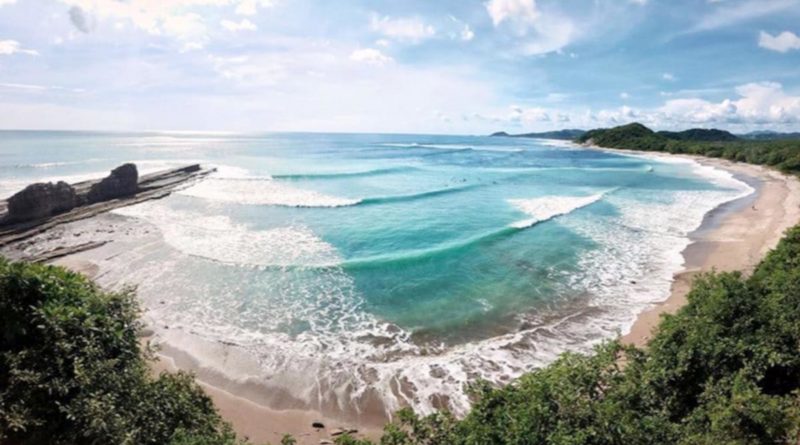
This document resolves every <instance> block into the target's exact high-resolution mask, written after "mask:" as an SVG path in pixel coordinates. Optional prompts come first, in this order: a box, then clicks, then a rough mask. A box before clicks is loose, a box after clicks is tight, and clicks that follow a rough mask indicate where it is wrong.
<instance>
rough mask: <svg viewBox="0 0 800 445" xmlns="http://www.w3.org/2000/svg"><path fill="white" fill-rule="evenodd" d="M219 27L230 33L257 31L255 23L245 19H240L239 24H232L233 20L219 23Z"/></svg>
mask: <svg viewBox="0 0 800 445" xmlns="http://www.w3.org/2000/svg"><path fill="white" fill-rule="evenodd" d="M220 25H222V27H223V28H225V29H227V30H228V31H231V32H236V31H255V30H256V29H258V27H257V26H256V25H255V23H253V22H251V21H250V20H247V19H242V20H241V21H240V22H234V21H233V20H223V21H221V22H220Z"/></svg>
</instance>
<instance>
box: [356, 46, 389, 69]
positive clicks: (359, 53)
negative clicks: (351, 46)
mask: <svg viewBox="0 0 800 445" xmlns="http://www.w3.org/2000/svg"><path fill="white" fill-rule="evenodd" d="M350 60H353V61H356V62H363V63H369V64H372V65H385V64H387V63H389V62H392V61H393V59H392V58H391V57H389V56H387V55H385V54H383V53H382V52H380V51H379V50H377V49H375V48H363V49H357V50H355V51H353V52H352V53H351V54H350Z"/></svg>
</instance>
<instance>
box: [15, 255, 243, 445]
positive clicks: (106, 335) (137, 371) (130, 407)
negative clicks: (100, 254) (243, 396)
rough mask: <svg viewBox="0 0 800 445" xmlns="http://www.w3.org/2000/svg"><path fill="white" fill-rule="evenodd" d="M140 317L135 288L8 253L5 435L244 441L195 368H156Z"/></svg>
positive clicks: (18, 439)
mask: <svg viewBox="0 0 800 445" xmlns="http://www.w3.org/2000/svg"><path fill="white" fill-rule="evenodd" d="M138 316H139V309H138V306H137V303H136V301H135V300H134V297H133V293H132V292H131V291H130V290H127V291H124V292H120V293H108V292H104V291H102V290H101V289H99V288H98V287H97V286H96V285H95V284H93V283H92V282H90V281H89V280H87V279H86V278H84V277H83V276H81V275H78V274H75V273H72V272H69V271H67V270H64V269H62V268H58V267H52V266H42V265H35V264H25V263H10V262H8V261H6V260H4V259H0V440H7V441H10V442H11V443H21V444H77V443H89V444H92V443H96V444H166V443H170V442H171V441H174V442H175V443H186V444H188V443H220V444H222V443H226V444H227V443H234V441H235V438H234V437H233V435H232V433H230V428H229V427H228V426H227V425H226V424H225V423H224V422H223V421H222V420H221V418H220V417H219V416H218V415H217V413H216V411H215V409H214V407H213V404H212V402H211V400H210V399H209V398H208V396H206V395H205V394H204V393H203V391H202V390H201V389H200V388H199V387H198V386H197V385H196V384H195V383H194V381H193V380H192V377H191V376H189V375H187V374H185V373H177V374H162V375H161V376H159V377H158V378H153V377H151V376H150V371H149V369H148V367H147V363H146V358H147V357H148V352H147V351H143V350H142V349H141V348H140V346H139V340H138V338H137V332H138V331H139V329H140V325H139V322H138ZM189 437H202V438H204V439H203V440H204V442H192V441H191V440H190V439H189Z"/></svg>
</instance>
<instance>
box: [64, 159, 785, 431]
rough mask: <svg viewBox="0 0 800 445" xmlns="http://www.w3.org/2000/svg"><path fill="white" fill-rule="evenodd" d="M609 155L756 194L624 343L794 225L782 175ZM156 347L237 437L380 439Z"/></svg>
mask: <svg viewBox="0 0 800 445" xmlns="http://www.w3.org/2000/svg"><path fill="white" fill-rule="evenodd" d="M601 150H608V149H604V148H602V149H601ZM608 151H613V152H617V153H619V154H622V155H627V156H630V155H646V156H648V157H669V156H674V157H678V158H687V159H691V160H692V161H696V162H698V163H700V164H702V165H706V166H711V167H714V168H719V169H723V170H726V171H729V172H731V173H732V174H734V175H736V176H739V177H740V178H741V176H744V177H745V178H752V181H753V182H754V183H755V185H756V191H755V193H753V194H751V195H749V196H747V197H744V198H740V199H736V200H734V201H729V202H727V203H725V204H722V205H720V206H718V207H717V208H715V209H712V210H711V211H710V212H708V213H707V214H706V217H705V218H704V221H703V224H702V225H701V226H700V227H699V228H698V229H697V230H695V231H694V232H693V233H692V234H691V242H690V244H689V245H688V247H686V249H684V251H683V253H682V255H683V258H684V266H683V269H682V270H681V271H680V272H678V273H676V274H675V275H674V279H673V283H672V290H671V294H670V297H669V298H668V299H667V300H666V301H664V302H663V303H660V304H657V305H655V306H654V307H652V308H650V309H647V310H645V311H643V312H641V313H640V314H639V316H638V317H637V318H636V321H635V322H634V323H633V325H632V327H631V329H630V332H629V333H627V334H626V335H625V336H623V337H622V339H623V341H625V342H628V343H633V344H636V345H639V346H642V345H644V344H645V343H646V341H647V340H648V338H649V336H650V334H651V332H652V330H653V329H654V328H655V327H656V326H657V324H658V322H659V319H660V314H662V313H670V312H674V311H676V310H677V309H678V308H679V307H680V306H682V305H683V304H684V303H685V296H686V293H687V292H688V289H689V286H690V284H691V279H692V277H693V276H694V275H695V274H696V273H697V272H700V271H710V270H712V269H713V268H716V269H717V270H744V271H745V272H747V271H749V270H751V269H752V267H753V266H755V264H757V263H758V261H760V259H761V258H762V257H763V255H764V254H765V253H766V252H767V251H768V250H769V249H771V248H772V247H774V246H775V244H777V242H778V241H779V240H780V238H781V237H782V236H783V232H784V230H785V229H786V228H788V227H791V226H792V225H794V224H795V223H796V222H797V221H800V210H799V207H800V182H798V181H797V179H795V178H793V177H786V176H784V175H781V174H780V173H777V172H775V171H772V170H769V169H767V168H764V167H758V166H752V165H748V164H735V163H731V162H728V161H724V160H718V159H707V158H701V157H696V156H683V155H663V154H654V153H649V152H634V151H628V150H608ZM793 197H797V198H793ZM748 200H752V202H753V204H754V205H755V206H756V208H757V209H758V210H757V211H753V210H752V208H751V206H750V205H742V202H747V201H748ZM754 228H755V229H754ZM751 233H758V236H756V237H750V236H749V235H750V234H751ZM106 249H109V250H110V251H113V250H115V249H116V248H114V247H111V246H108V247H106V248H104V249H98V250H106ZM107 253H108V251H107ZM80 258H81V256H73V257H66V258H64V259H62V260H59V261H56V263H57V264H61V265H65V266H68V267H71V268H73V269H78V270H79V271H82V272H88V274H89V275H92V272H94V274H97V269H98V266H97V264H95V263H93V262H91V261H87V260H85V259H80ZM83 258H85V256H83ZM171 333H172V332H171ZM159 340H162V339H159ZM173 340H174V339H173ZM163 345H164V350H163V351H162V353H160V354H159V358H160V361H158V362H155V363H154V364H153V369H154V371H157V372H158V371H174V370H177V369H184V370H190V371H193V372H195V373H197V374H198V382H199V383H200V384H201V385H202V386H203V387H204V389H205V390H206V391H207V393H208V394H209V395H210V396H211V397H212V399H213V400H214V402H215V404H216V406H217V407H218V409H219V411H220V413H221V414H222V416H223V417H224V418H225V419H226V420H228V421H229V422H231V423H232V424H233V426H234V429H235V430H236V431H237V433H239V434H240V435H242V436H247V437H249V438H251V439H253V440H255V441H257V442H266V441H269V442H271V443H275V442H277V441H279V440H280V438H281V436H282V435H283V434H286V433H289V434H292V435H294V436H295V437H296V438H297V440H298V443H299V444H316V443H320V441H321V440H326V439H327V440H330V439H332V437H331V434H330V433H331V431H332V430H333V429H337V428H345V429H349V428H357V429H358V430H359V434H358V436H364V437H370V438H377V437H378V436H379V435H380V425H379V424H377V423H376V422H375V421H374V419H373V421H371V422H370V421H364V420H356V421H354V422H342V421H340V420H337V419H331V418H328V417H325V416H324V415H322V414H321V413H320V412H319V411H314V410H309V409H306V408H305V407H303V408H299V409H296V408H293V407H289V408H284V407H283V406H281V409H274V408H270V407H269V406H274V405H273V404H272V403H269V401H267V400H264V401H263V402H262V401H260V400H255V401H254V400H253V398H252V397H250V396H248V398H243V397H239V396H237V395H236V394H248V395H249V394H253V393H254V388H253V387H252V386H251V383H252V382H249V381H230V380H226V379H225V378H224V377H225V376H222V375H214V374H213V373H212V372H209V371H211V370H213V369H214V367H213V366H204V363H205V360H203V361H200V360H197V359H196V357H191V356H185V354H183V353H182V351H181V349H178V348H174V347H171V344H170V342H169V341H164V342H163ZM192 349H194V348H192ZM235 349H236V348H230V347H224V345H223V346H221V347H220V349H219V350H216V351H214V350H211V351H210V352H209V353H208V354H211V355H217V356H222V357H221V358H220V359H221V360H224V361H225V362H226V363H227V364H231V363H233V362H234V361H235V362H236V365H238V366H241V365H242V363H241V361H238V360H234V359H231V358H230V357H229V355H234V354H235V353H234V352H233V351H235ZM229 360H230V361H229ZM245 366H246V365H245ZM317 421H319V422H322V423H323V424H325V426H326V427H327V428H326V429H324V430H319V431H318V430H316V429H314V428H312V426H311V424H312V422H317Z"/></svg>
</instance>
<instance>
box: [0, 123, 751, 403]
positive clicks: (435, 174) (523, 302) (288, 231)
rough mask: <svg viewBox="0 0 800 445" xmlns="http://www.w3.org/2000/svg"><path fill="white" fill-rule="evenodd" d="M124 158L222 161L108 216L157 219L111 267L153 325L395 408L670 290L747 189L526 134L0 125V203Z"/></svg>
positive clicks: (678, 166)
mask: <svg viewBox="0 0 800 445" xmlns="http://www.w3.org/2000/svg"><path fill="white" fill-rule="evenodd" d="M128 161H133V162H136V163H137V164H138V165H139V167H140V170H143V171H154V170H159V169H163V168H167V167H171V166H177V165H182V164H185V163H189V162H202V163H205V164H209V165H213V166H216V167H217V168H218V172H217V173H215V174H214V175H213V176H212V177H211V178H210V179H209V180H207V181H204V182H202V183H199V184H197V185H195V186H193V187H191V188H188V189H185V190H182V191H181V192H179V193H177V194H175V195H173V196H170V197H169V198H167V199H164V200H160V201H154V202H149V203H145V204H142V205H138V206H134V207H130V208H126V209H121V210H119V211H117V212H116V213H117V214H118V215H123V216H126V217H129V218H130V221H131V223H132V224H145V225H147V226H152V227H155V228H157V229H158V233H159V241H158V242H155V243H154V244H152V245H148V248H147V249H131V251H130V252H128V253H126V255H125V256H124V260H123V259H121V260H119V262H118V263H117V264H116V266H115V267H116V268H117V269H119V270H117V271H116V274H115V275H114V276H115V277H116V278H115V280H117V281H119V282H126V283H132V284H137V285H138V286H139V293H140V296H141V297H142V299H143V300H144V301H145V302H154V301H156V300H162V299H164V298H165V296H168V300H169V301H168V303H167V304H161V305H155V304H153V305H151V306H158V307H157V308H155V309H151V310H150V311H148V314H147V316H148V317H149V318H150V319H151V320H155V321H156V322H157V324H158V325H159V326H160V325H163V324H166V325H169V326H170V330H171V331H173V332H174V331H175V330H176V329H177V330H183V331H186V332H191V333H193V334H195V335H199V336H202V337H204V338H206V339H207V340H212V341H224V342H229V343H234V344H236V345H239V346H240V347H241V348H243V349H244V350H246V351H248V353H249V354H252V355H253V357H256V359H257V362H258V363H259V366H260V372H261V373H262V374H261V375H262V376H264V377H265V378H267V379H269V381H270V382H271V383H270V384H271V385H275V386H279V387H281V388H284V389H287V390H294V391H295V393H297V392H298V389H300V391H299V392H300V393H302V394H303V398H304V402H307V403H308V404H310V405H314V406H323V405H326V406H327V405H336V404H338V405H339V406H340V407H341V406H354V407H357V406H358V405H359V404H363V403H365V400H366V399H367V398H370V397H372V398H377V399H379V400H380V401H381V403H383V404H384V405H385V407H386V409H387V410H390V409H394V408H396V407H397V406H400V405H403V404H412V405H414V406H416V407H418V408H420V409H423V410H426V409H430V408H431V407H432V406H433V405H435V404H434V403H433V400H434V398H435V394H441V393H447V394H449V395H450V401H449V403H450V405H451V407H452V408H454V409H456V411H458V410H463V409H464V407H465V406H466V404H467V400H466V397H465V396H463V391H462V385H463V383H465V382H467V381H470V380H471V379H474V378H476V377H483V378H488V379H490V380H493V381H508V380H509V379H511V378H513V377H514V376H516V375H518V374H519V373H521V372H523V371H525V370H528V369H531V368H532V367H534V366H538V365H541V364H542V363H546V362H547V361H549V360H552V358H553V357H554V356H555V354H557V353H559V352H561V351H563V350H567V349H573V350H585V349H586V348H587V347H589V346H590V345H591V344H594V343H596V342H597V341H599V340H601V339H603V338H608V337H611V336H614V335H616V333H617V332H619V331H620V330H624V329H626V327H627V326H628V325H629V324H630V322H631V321H632V319H633V317H634V316H635V314H636V313H638V312H639V311H640V310H642V309H643V308H645V307H646V306H647V305H649V304H652V303H654V302H657V301H660V300H663V299H664V298H665V297H666V296H667V293H668V290H669V283H670V279H671V276H672V273H674V272H675V271H676V270H678V269H679V268H680V266H681V261H682V258H681V256H680V252H681V250H682V249H683V248H684V247H685V246H686V245H687V243H688V234H689V233H690V232H691V231H692V230H694V229H696V228H697V227H698V226H699V225H700V223H701V221H702V219H703V216H704V215H705V213H707V212H708V211H710V210H712V209H713V208H714V207H716V206H717V205H719V204H721V203H723V202H726V201H729V200H732V199H734V198H736V197H739V196H742V195H743V194H746V193H748V192H749V191H750V189H749V188H748V187H747V186H746V185H744V184H743V183H741V182H739V181H737V180H735V179H734V178H732V177H730V175H728V174H727V173H725V172H720V171H716V170H713V169H710V168H708V167H701V166H699V165H697V164H694V163H692V162H689V161H674V160H665V159H659V158H652V157H651V158H647V157H631V156H621V155H618V154H614V153H609V152H603V151H596V150H587V149H582V148H578V147H573V146H570V145H569V144H566V143H563V142H547V141H537V140H526V139H511V138H488V137H466V136H464V137H461V136H425V135H346V134H267V135H221V134H99V133H63V132H2V133H0V195H3V196H7V195H9V194H11V193H12V192H13V191H15V190H16V189H19V188H21V187H22V186H24V185H25V184H27V183H29V182H31V181H34V180H44V179H48V180H50V179H57V178H58V179H65V180H68V181H77V180H81V179H86V178H90V177H96V176H99V175H102V174H104V172H106V171H107V170H109V169H110V168H112V167H114V166H115V165H118V164H119V163H121V162H128ZM251 376H252V375H251ZM310 388H315V389H314V390H312V389H310ZM325 389H336V391H333V392H334V393H335V394H328V393H331V392H332V391H327V392H326V391H324V390H325Z"/></svg>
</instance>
